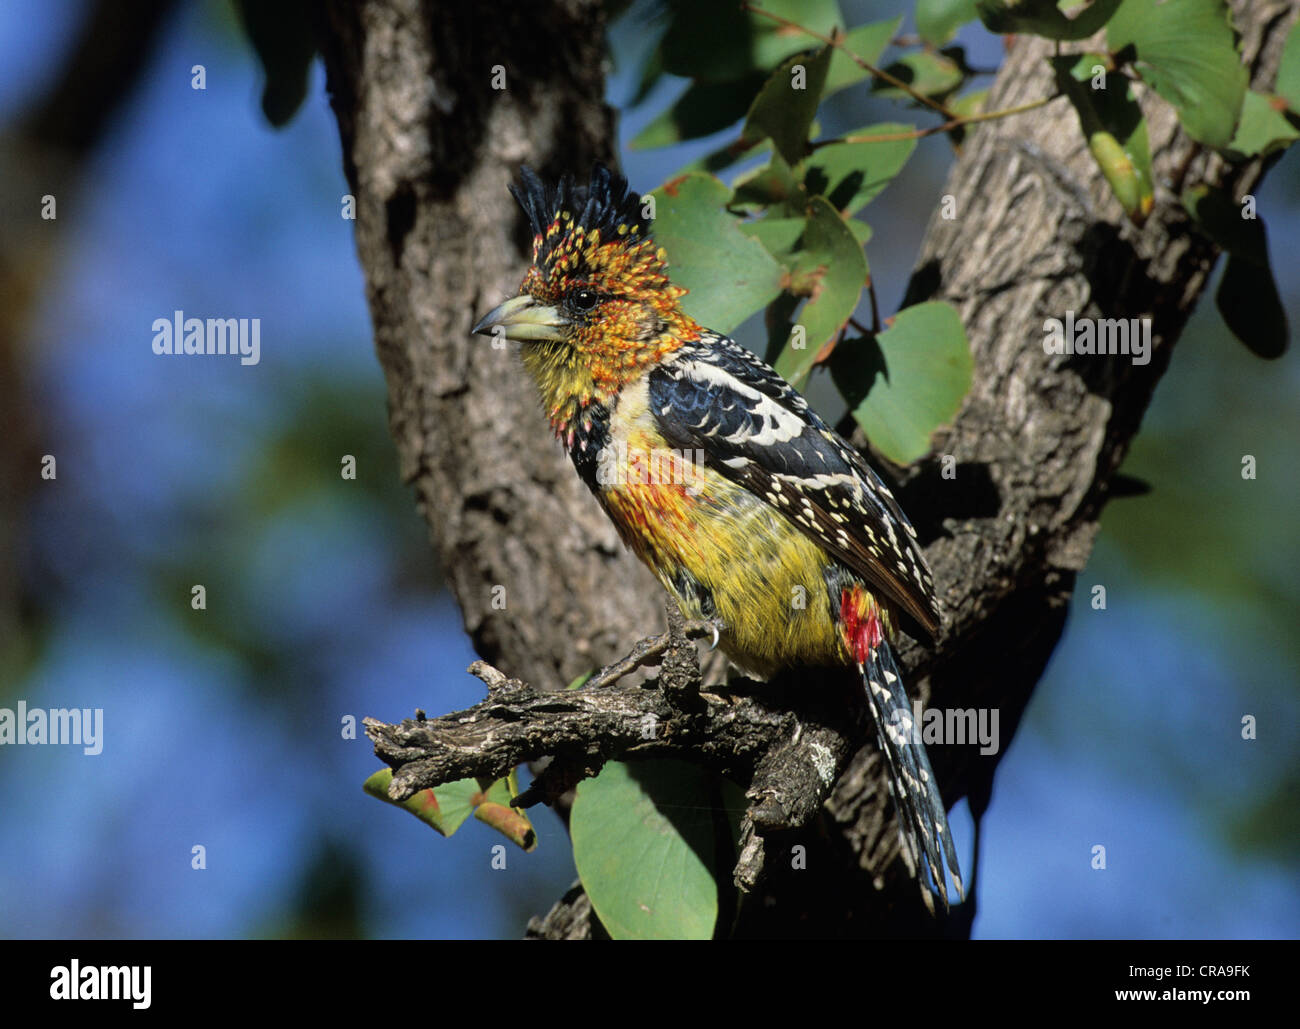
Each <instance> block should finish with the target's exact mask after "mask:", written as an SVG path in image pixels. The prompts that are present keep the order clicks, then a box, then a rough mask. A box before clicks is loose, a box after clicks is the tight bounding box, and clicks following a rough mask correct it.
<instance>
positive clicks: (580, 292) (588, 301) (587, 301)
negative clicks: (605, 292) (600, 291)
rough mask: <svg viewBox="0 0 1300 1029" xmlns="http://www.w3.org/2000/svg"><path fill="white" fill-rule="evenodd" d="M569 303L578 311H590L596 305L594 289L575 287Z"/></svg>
mask: <svg viewBox="0 0 1300 1029" xmlns="http://www.w3.org/2000/svg"><path fill="white" fill-rule="evenodd" d="M569 305H570V306H571V307H573V308H574V309H575V310H578V311H590V310H591V309H592V308H593V307H595V306H596V291H595V290H594V289H575V290H574V291H573V292H572V293H570V294H569Z"/></svg>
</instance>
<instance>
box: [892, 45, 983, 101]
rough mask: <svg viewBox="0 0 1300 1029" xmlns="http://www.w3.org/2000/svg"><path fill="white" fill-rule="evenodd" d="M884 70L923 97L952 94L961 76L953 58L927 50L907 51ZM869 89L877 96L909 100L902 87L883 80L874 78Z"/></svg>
mask: <svg viewBox="0 0 1300 1029" xmlns="http://www.w3.org/2000/svg"><path fill="white" fill-rule="evenodd" d="M885 71H887V72H889V74H891V75H892V76H894V78H896V79H898V80H899V81H900V82H906V83H907V84H908V85H909V86H911V87H912V88H913V89H914V90H916V92H918V93H920V94H921V95H922V96H943V95H945V94H947V93H951V92H952V91H953V90H954V89H956V88H957V87H958V86H960V85H961V83H962V78H963V76H962V71H961V68H960V66H959V65H958V64H957V62H956V61H954V60H953V59H952V58H950V57H945V56H944V55H943V54H936V53H931V52H930V51H928V50H922V51H918V52H917V53H913V54H906V55H904V56H903V57H901V58H899V59H898V60H897V61H895V62H894V63H893V64H891V65H890V66H889V67H888V68H886V69H885ZM872 91H873V92H874V93H876V94H877V95H878V96H885V97H892V98H894V99H896V100H908V99H911V98H910V97H909V96H908V95H907V94H906V93H904V92H903V91H902V90H901V89H899V88H898V87H896V86H890V85H888V84H886V83H884V81H883V80H877V81H876V82H875V83H874V84H873V85H872Z"/></svg>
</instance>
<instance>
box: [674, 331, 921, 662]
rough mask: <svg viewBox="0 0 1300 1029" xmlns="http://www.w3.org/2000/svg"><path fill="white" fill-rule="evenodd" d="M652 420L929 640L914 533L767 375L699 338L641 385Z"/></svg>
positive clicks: (864, 468)
mask: <svg viewBox="0 0 1300 1029" xmlns="http://www.w3.org/2000/svg"><path fill="white" fill-rule="evenodd" d="M649 398H650V409H651V414H652V415H653V417H654V418H655V420H656V422H657V424H658V427H659V431H660V432H661V433H662V434H663V436H664V437H665V439H667V440H668V441H669V443H670V444H671V445H672V446H674V447H679V448H689V449H692V450H694V449H699V450H702V451H703V452H704V454H705V461H706V463H707V464H708V465H709V466H710V467H711V468H713V469H715V470H716V471H718V472H720V473H721V474H723V475H725V476H726V477H727V478H728V479H731V480H732V481H733V482H736V483H737V484H739V485H741V486H744V487H745V488H746V489H747V490H749V491H750V492H751V493H753V494H755V495H756V496H758V497H761V498H763V499H764V500H766V501H767V502H768V503H769V504H771V505H772V506H773V507H775V508H776V509H777V510H779V511H781V512H782V513H783V514H785V515H786V516H787V517H788V518H789V519H790V520H791V521H792V522H793V523H794V524H795V525H796V526H798V527H799V529H800V530H802V531H803V532H804V533H806V534H807V535H808V536H809V537H811V538H812V539H814V540H815V541H817V542H818V543H819V544H821V545H822V546H823V547H825V548H826V550H827V551H829V552H830V553H831V554H833V555H834V556H835V557H836V558H838V559H839V560H840V561H842V562H844V564H845V565H847V566H848V567H849V568H850V569H852V570H853V571H854V572H856V573H857V574H858V575H860V576H862V578H863V579H864V580H865V581H866V582H867V584H868V585H870V586H871V587H872V588H873V589H875V590H877V591H879V592H880V593H881V594H882V595H883V596H884V597H885V598H887V599H888V600H890V601H892V602H893V603H894V604H895V605H897V606H898V607H899V608H900V609H901V610H902V611H903V612H904V613H905V614H906V615H908V616H910V618H911V619H912V620H913V621H914V622H916V623H917V624H918V625H919V626H920V627H921V628H922V629H923V630H924V631H925V632H926V633H927V634H928V635H929V636H930V637H932V638H933V637H934V636H935V635H936V633H937V631H938V625H939V617H938V611H937V609H936V607H935V602H934V582H933V579H932V577H931V575H930V569H929V567H928V566H927V565H926V562H925V556H924V555H923V554H922V552H921V548H920V546H919V544H918V543H917V540H916V532H915V530H914V529H913V528H912V525H911V523H910V522H909V521H908V520H907V516H906V515H905V514H903V511H902V509H901V508H900V507H899V506H898V502H897V501H896V500H895V499H894V497H893V494H891V493H890V492H889V489H888V488H887V487H886V486H885V484H884V483H883V482H881V480H880V477H879V476H878V475H876V473H875V472H874V471H872V470H871V467H870V466H869V465H868V464H867V463H866V461H864V460H863V459H862V456H861V455H860V454H858V453H857V452H856V451H855V450H854V449H853V448H852V447H850V446H849V445H848V444H847V443H846V442H845V441H844V440H843V438H842V437H841V436H839V434H838V433H836V432H835V431H834V430H832V429H830V428H829V427H828V426H827V425H826V423H825V422H823V421H822V419H821V418H820V417H818V415H817V413H816V412H815V411H813V410H812V408H810V407H809V406H808V402H807V401H806V400H804V398H803V397H802V396H800V395H799V393H798V392H797V391H796V390H795V389H794V387H793V386H791V385H790V384H789V383H788V382H786V381H785V380H784V379H783V378H781V376H780V375H778V374H777V373H776V371H774V370H773V369H772V368H771V367H770V366H769V365H767V364H765V363H763V362H762V361H761V360H759V359H758V358H757V357H756V356H754V355H753V354H752V353H750V352H749V351H748V350H746V349H745V348H744V347H742V346H740V345H739V344H738V343H736V342H735V341H733V340H731V339H728V338H727V337H725V336H721V335H718V334H716V333H706V334H705V335H704V337H703V338H702V339H701V340H700V341H699V342H698V343H694V344H691V345H690V346H687V347H683V348H682V349H681V350H680V351H677V352H676V353H675V354H674V355H673V356H672V358H671V359H669V360H668V361H665V362H664V363H663V364H661V365H660V366H659V367H657V368H655V369H654V370H653V371H652V372H651V373H650V376H649Z"/></svg>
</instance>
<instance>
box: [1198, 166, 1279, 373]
mask: <svg viewBox="0 0 1300 1029" xmlns="http://www.w3.org/2000/svg"><path fill="white" fill-rule="evenodd" d="M1182 200H1183V206H1184V207H1185V208H1187V212H1188V214H1190V215H1191V216H1192V220H1193V221H1194V222H1195V223H1196V225H1197V227H1198V228H1200V230H1201V231H1202V232H1204V233H1205V235H1206V236H1208V237H1209V238H1210V239H1212V240H1213V241H1214V242H1215V243H1217V244H1218V245H1219V246H1220V247H1222V248H1223V249H1224V251H1226V252H1227V254H1228V262H1227V267H1226V268H1224V270H1223V278H1222V279H1221V280H1220V282H1219V289H1218V291H1217V292H1216V293H1215V296H1214V302H1215V304H1216V306H1217V307H1218V308H1219V313H1220V314H1222V315H1223V320H1224V322H1225V323H1226V324H1227V326H1228V328H1229V329H1230V330H1231V331H1232V334H1233V335H1234V336H1236V337H1237V339H1239V340H1241V342H1242V343H1243V344H1245V345H1246V347H1248V348H1249V349H1250V350H1251V351H1253V352H1254V353H1255V354H1257V355H1259V356H1260V357H1263V358H1265V359H1268V360H1271V359H1273V358H1276V357H1280V356H1281V355H1282V354H1283V353H1285V352H1286V348H1287V344H1288V342H1289V339H1290V326H1289V325H1288V324H1287V317H1286V309H1285V308H1284V307H1283V306H1282V299H1281V297H1280V296H1279V295H1278V290H1277V283H1276V281H1275V280H1274V278H1273V268H1272V265H1271V264H1270V263H1269V257H1268V236H1267V233H1266V231H1265V229H1264V223H1263V221H1262V220H1261V219H1259V218H1258V217H1247V216H1246V215H1247V214H1248V213H1252V214H1253V208H1252V207H1250V206H1248V205H1241V206H1239V205H1237V204H1235V203H1234V202H1233V200H1232V198H1231V197H1229V196H1228V195H1227V194H1226V193H1224V192H1223V191H1222V190H1217V189H1215V190H1212V189H1209V188H1207V187H1205V186H1196V187H1193V188H1191V189H1188V190H1185V191H1184V192H1183V196H1182Z"/></svg>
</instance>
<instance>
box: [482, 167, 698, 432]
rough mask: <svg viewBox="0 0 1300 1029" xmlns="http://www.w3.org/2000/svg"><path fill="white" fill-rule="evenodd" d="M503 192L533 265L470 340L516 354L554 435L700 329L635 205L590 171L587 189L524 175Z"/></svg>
mask: <svg viewBox="0 0 1300 1029" xmlns="http://www.w3.org/2000/svg"><path fill="white" fill-rule="evenodd" d="M520 180H521V183H520V185H519V186H512V187H511V188H510V192H511V193H512V194H513V195H514V197H515V199H516V200H518V201H519V204H520V206H521V207H522V208H523V209H524V213H525V214H526V215H527V216H528V221H529V224H530V225H531V227H532V230H533V263H532V266H531V267H530V268H529V269H528V273H527V274H526V275H525V276H524V281H523V283H522V284H521V285H520V287H519V295H518V296H516V297H513V298H512V299H510V300H507V301H506V302H505V303H504V304H502V305H501V306H500V307H498V308H496V309H495V310H494V311H491V312H489V313H488V314H487V315H485V316H484V317H483V318H482V319H481V320H480V321H479V323H478V324H477V325H475V326H474V330H473V331H474V332H477V333H480V334H482V335H485V336H493V335H504V336H505V338H507V339H513V340H518V341H519V342H521V343H522V344H523V358H524V364H525V366H526V367H527V368H528V370H529V371H530V372H531V373H532V374H533V377H534V378H535V379H536V380H537V383H538V386H539V388H540V389H541V391H542V397H543V401H544V403H546V405H547V412H548V414H549V415H550V417H551V421H552V424H553V425H554V426H555V428H556V430H557V432H564V431H565V430H566V429H567V428H569V427H570V426H571V423H572V420H573V418H574V417H575V416H577V415H579V414H580V413H581V409H582V408H583V407H585V406H586V405H587V404H589V403H591V402H592V401H605V400H608V399H609V397H611V396H612V395H614V394H616V393H617V392H618V390H620V389H621V388H622V387H623V386H624V385H626V383H627V382H629V381H630V380H631V379H633V378H635V377H637V376H638V375H640V374H641V373H642V372H643V371H644V370H645V369H646V368H647V367H649V366H650V365H652V364H654V363H656V362H657V361H659V360H661V359H662V357H663V355H664V354H665V353H667V352H668V351H670V350H673V349H676V348H677V347H679V346H681V344H682V343H684V342H686V341H688V340H692V339H696V338H698V336H699V332H700V328H699V326H698V325H697V324H696V323H695V322H694V321H692V320H691V319H690V318H689V317H688V316H686V315H685V314H683V313H682V310H681V298H682V297H683V296H684V295H685V293H686V290H684V289H683V288H682V287H680V286H675V285H673V283H672V282H671V281H670V280H669V277H668V261H667V256H666V255H665V253H664V251H663V250H662V249H661V248H659V247H658V246H656V244H655V241H654V239H653V237H652V235H651V219H650V218H649V217H647V209H646V208H647V205H646V204H645V203H644V201H643V199H642V197H641V196H639V195H638V194H637V193H634V192H632V191H631V190H630V189H629V188H628V184H627V180H626V179H624V178H623V177H622V176H619V175H615V174H614V173H612V172H611V171H610V170H609V169H608V168H606V167H605V166H604V165H601V164H597V165H596V166H595V167H594V168H593V169H592V172H591V179H590V181H589V182H588V183H587V184H586V185H578V184H576V183H574V181H573V180H572V179H570V178H568V177H567V176H566V177H565V178H562V179H561V180H560V181H559V183H557V184H556V185H555V186H553V187H548V186H547V185H546V184H545V183H543V182H542V181H541V179H539V178H538V177H537V176H536V175H535V174H534V173H533V172H532V171H531V170H530V169H528V168H524V169H522V170H521V172H520Z"/></svg>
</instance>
